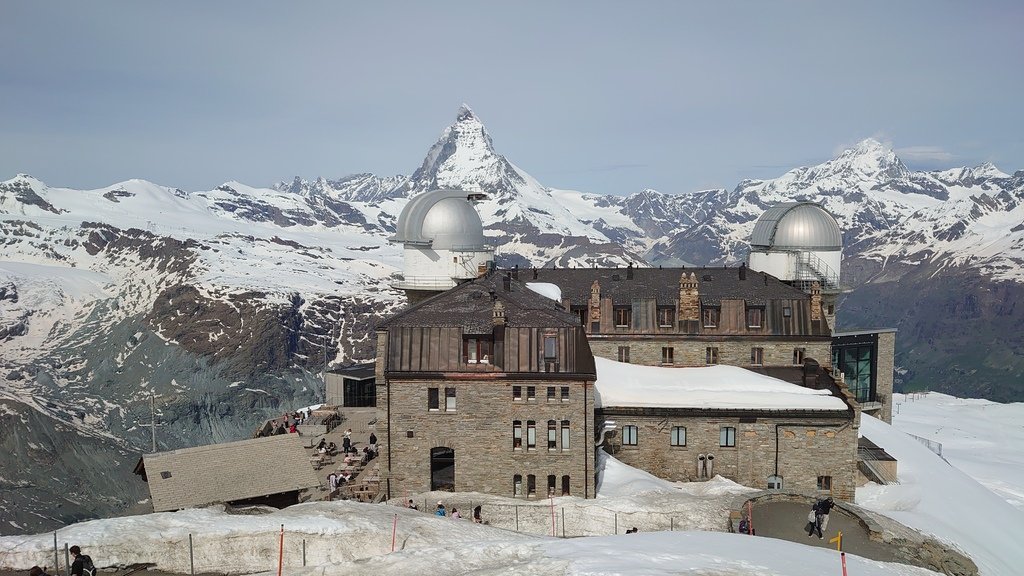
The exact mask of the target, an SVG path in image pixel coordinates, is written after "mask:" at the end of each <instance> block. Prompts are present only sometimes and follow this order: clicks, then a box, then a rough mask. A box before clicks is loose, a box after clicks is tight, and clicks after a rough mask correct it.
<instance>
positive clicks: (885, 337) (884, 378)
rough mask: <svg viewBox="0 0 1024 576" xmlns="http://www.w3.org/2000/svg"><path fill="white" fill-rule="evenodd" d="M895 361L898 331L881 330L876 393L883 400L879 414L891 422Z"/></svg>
mask: <svg viewBox="0 0 1024 576" xmlns="http://www.w3.org/2000/svg"><path fill="white" fill-rule="evenodd" d="M895 361H896V333H895V332H880V333H879V334H878V365H877V367H876V374H875V393H876V395H877V398H878V399H879V400H880V401H881V402H882V410H881V413H880V414H877V416H878V417H879V418H881V419H882V420H884V421H885V422H887V423H889V424H892V385H893V382H892V379H893V370H894V369H895Z"/></svg>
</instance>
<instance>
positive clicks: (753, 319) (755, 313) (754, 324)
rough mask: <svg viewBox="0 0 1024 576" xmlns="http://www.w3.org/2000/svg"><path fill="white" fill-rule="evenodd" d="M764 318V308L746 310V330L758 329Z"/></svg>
mask: <svg viewBox="0 0 1024 576" xmlns="http://www.w3.org/2000/svg"><path fill="white" fill-rule="evenodd" d="M763 318H764V308H747V328H760V327H761V322H762V320H763Z"/></svg>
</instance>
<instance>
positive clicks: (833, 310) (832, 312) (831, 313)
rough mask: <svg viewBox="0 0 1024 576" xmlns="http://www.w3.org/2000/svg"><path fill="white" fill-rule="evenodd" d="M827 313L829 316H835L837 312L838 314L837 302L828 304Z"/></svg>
mask: <svg viewBox="0 0 1024 576" xmlns="http://www.w3.org/2000/svg"><path fill="white" fill-rule="evenodd" d="M826 314H828V315H829V316H835V314H836V305H835V304H829V305H828V312H826Z"/></svg>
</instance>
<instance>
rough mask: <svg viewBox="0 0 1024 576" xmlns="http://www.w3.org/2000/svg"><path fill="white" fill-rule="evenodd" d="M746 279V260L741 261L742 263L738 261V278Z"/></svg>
mask: <svg viewBox="0 0 1024 576" xmlns="http://www.w3.org/2000/svg"><path fill="white" fill-rule="evenodd" d="M746 279H747V263H746V262H742V263H740V280H746Z"/></svg>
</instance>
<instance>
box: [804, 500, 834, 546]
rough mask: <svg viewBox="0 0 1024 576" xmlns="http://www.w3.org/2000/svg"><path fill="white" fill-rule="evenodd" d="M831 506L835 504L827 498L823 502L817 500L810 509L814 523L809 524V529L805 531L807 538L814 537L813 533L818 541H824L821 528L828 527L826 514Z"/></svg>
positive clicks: (830, 509)
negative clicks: (816, 535)
mask: <svg viewBox="0 0 1024 576" xmlns="http://www.w3.org/2000/svg"><path fill="white" fill-rule="evenodd" d="M833 506H835V502H834V501H833V500H832V497H831V496H829V497H828V498H825V499H823V500H818V501H817V502H815V504H814V506H812V507H811V511H812V512H814V521H813V522H811V523H810V527H809V528H808V530H807V537H808V538H810V537H811V536H814V533H815V532H817V533H818V539H819V540H824V539H825V534H824V533H823V532H822V528H823V527H824V526H827V525H828V513H829V512H831V511H832V507H833Z"/></svg>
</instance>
